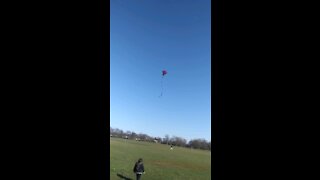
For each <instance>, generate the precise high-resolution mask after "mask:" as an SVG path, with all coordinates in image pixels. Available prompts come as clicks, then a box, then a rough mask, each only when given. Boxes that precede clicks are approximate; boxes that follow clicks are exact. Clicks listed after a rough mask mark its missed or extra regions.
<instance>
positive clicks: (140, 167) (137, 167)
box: [133, 162, 144, 174]
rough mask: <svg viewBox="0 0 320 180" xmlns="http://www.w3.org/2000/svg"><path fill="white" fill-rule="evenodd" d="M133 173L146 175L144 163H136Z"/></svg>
mask: <svg viewBox="0 0 320 180" xmlns="http://www.w3.org/2000/svg"><path fill="white" fill-rule="evenodd" d="M133 172H134V173H137V174H142V173H144V166H143V163H142V162H140V163H139V162H136V164H135V165H134V168H133Z"/></svg>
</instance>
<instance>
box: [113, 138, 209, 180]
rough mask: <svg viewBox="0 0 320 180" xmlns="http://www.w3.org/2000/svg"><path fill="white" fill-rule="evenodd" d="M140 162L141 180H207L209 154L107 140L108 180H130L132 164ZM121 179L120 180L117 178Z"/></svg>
mask: <svg viewBox="0 0 320 180" xmlns="http://www.w3.org/2000/svg"><path fill="white" fill-rule="evenodd" d="M140 157H141V158H142V159H143V162H144V166H145V171H146V174H144V175H142V178H141V179H142V180H144V179H145V180H164V179H170V180H209V179H211V152H210V151H204V150H195V149H188V148H182V147H174V149H173V150H170V147H169V146H168V145H163V144H156V143H148V142H138V141H134V140H125V139H120V138H110V179H111V180H118V179H126V178H127V179H134V180H135V174H134V173H133V166H134V163H135V162H136V161H137V160H138V158H140ZM120 176H121V177H122V178H121V177H120Z"/></svg>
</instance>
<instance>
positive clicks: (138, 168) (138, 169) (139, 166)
mask: <svg viewBox="0 0 320 180" xmlns="http://www.w3.org/2000/svg"><path fill="white" fill-rule="evenodd" d="M133 172H134V173H135V174H136V176H137V180H140V179H141V175H142V174H145V172H144V165H143V162H142V158H139V160H138V162H136V163H135V165H134V168H133Z"/></svg>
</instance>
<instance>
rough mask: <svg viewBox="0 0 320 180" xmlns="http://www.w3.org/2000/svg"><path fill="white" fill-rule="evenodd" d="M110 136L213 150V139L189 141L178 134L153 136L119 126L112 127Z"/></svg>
mask: <svg viewBox="0 0 320 180" xmlns="http://www.w3.org/2000/svg"><path fill="white" fill-rule="evenodd" d="M110 136H111V137H117V138H125V139H132V140H136V141H147V142H153V143H161V144H167V145H173V146H180V147H186V148H193V149H203V150H210V151H211V141H210V142H208V141H206V140H205V139H192V140H190V141H187V140H186V139H184V138H182V137H178V136H171V137H170V136H169V135H165V137H163V138H161V137H152V136H149V135H147V134H143V133H139V134H137V133H135V132H133V131H123V130H121V129H118V128H112V127H110Z"/></svg>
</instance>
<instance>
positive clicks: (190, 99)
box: [110, 0, 211, 141]
mask: <svg viewBox="0 0 320 180" xmlns="http://www.w3.org/2000/svg"><path fill="white" fill-rule="evenodd" d="M110 11H111V12H110V61H111V62H110V83H111V84H110V88H111V89H110V126H111V127H113V128H119V129H122V130H124V131H127V130H130V131H134V132H136V133H145V134H148V135H150V136H159V137H164V136H165V135H166V134H168V135H170V136H179V137H183V138H185V139H187V140H190V139H195V138H204V139H206V140H208V141H210V140H211V2H210V0H111V3H110ZM163 69H166V70H167V71H168V74H167V75H166V76H165V77H164V79H163V96H162V97H159V95H160V94H161V78H162V74H161V71H162V70H163Z"/></svg>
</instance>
